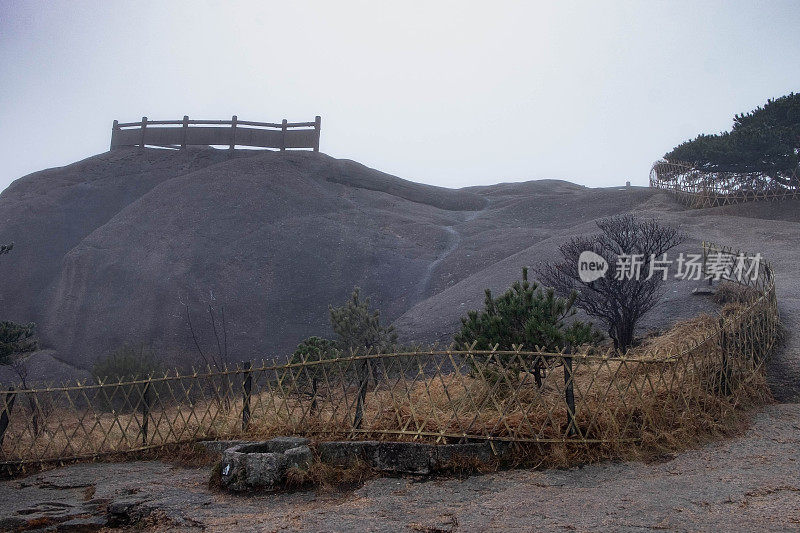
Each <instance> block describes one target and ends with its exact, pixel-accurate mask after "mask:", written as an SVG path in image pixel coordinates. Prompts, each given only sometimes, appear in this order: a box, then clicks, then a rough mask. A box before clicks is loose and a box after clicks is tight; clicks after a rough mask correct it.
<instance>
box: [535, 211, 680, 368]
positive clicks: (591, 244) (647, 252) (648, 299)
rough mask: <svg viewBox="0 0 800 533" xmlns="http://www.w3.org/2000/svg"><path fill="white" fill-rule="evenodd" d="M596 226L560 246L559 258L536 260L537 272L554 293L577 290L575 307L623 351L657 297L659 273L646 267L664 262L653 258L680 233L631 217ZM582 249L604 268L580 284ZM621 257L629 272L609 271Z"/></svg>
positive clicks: (659, 257)
mask: <svg viewBox="0 0 800 533" xmlns="http://www.w3.org/2000/svg"><path fill="white" fill-rule="evenodd" d="M597 227H598V228H599V229H600V231H601V233H600V234H599V235H594V236H580V237H573V238H572V239H571V240H570V241H568V242H566V243H564V244H563V245H561V247H560V248H559V251H560V252H561V255H562V257H563V261H562V262H560V263H542V264H540V265H539V266H538V267H537V268H536V275H537V277H538V279H539V281H540V282H541V283H542V284H543V285H545V286H549V287H553V288H554V289H555V290H556V292H557V293H559V294H563V295H568V294H570V293H571V292H572V291H577V292H578V299H577V306H578V307H580V308H581V309H583V310H584V311H586V313H587V314H589V315H591V316H593V317H596V318H598V319H599V320H600V321H601V322H603V323H604V324H605V326H606V327H607V328H608V336H609V337H611V339H612V340H613V341H614V348H615V349H617V350H619V351H623V352H624V351H625V350H627V349H628V348H629V347H630V346H631V345H632V344H633V341H634V330H635V328H636V324H637V323H638V322H639V320H640V319H641V318H642V317H643V316H644V315H645V314H647V312H648V311H650V310H651V309H652V308H653V307H654V306H655V305H656V303H657V302H658V300H659V299H660V298H661V296H662V288H663V285H664V277H663V273H662V271H660V270H657V269H656V270H651V266H653V267H656V266H659V265H660V266H663V263H662V264H659V263H658V262H659V261H662V260H663V259H664V254H665V253H666V252H667V251H668V250H670V249H672V248H674V247H675V246H677V245H679V244H680V243H681V242H683V240H684V238H685V236H684V235H683V234H682V233H681V232H679V231H678V230H677V229H675V228H672V227H668V226H662V225H661V224H659V223H658V222H656V221H655V220H653V219H640V218H638V217H636V216H634V215H620V216H615V217H611V218H606V219H603V220H600V221H598V222H597ZM586 251H589V252H594V253H595V254H597V255H599V256H600V257H602V258H603V259H604V260H605V261H606V263H607V265H608V271H607V272H605V274H604V275H603V276H602V277H600V278H599V279H597V280H594V281H591V282H584V281H583V280H582V279H581V276H580V274H579V265H578V263H579V260H580V257H581V254H582V253H584V252H586ZM620 261H622V263H627V264H628V265H630V267H629V270H628V271H627V272H626V274H629V275H624V276H617V275H616V273H615V272H614V271H615V269H616V266H617V265H618V264H620ZM636 271H638V275H636ZM651 274H652V275H651Z"/></svg>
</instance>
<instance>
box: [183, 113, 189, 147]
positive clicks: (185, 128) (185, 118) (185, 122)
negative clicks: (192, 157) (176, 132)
mask: <svg viewBox="0 0 800 533" xmlns="http://www.w3.org/2000/svg"><path fill="white" fill-rule="evenodd" d="M188 136H189V115H183V142H182V143H181V150H186V138H187V137H188Z"/></svg>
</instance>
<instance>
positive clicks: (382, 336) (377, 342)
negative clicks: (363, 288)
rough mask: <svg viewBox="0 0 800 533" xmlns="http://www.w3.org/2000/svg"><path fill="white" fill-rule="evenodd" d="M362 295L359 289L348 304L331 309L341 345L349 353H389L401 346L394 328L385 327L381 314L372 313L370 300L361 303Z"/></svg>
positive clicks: (354, 291)
mask: <svg viewBox="0 0 800 533" xmlns="http://www.w3.org/2000/svg"><path fill="white" fill-rule="evenodd" d="M359 293H360V289H359V288H358V287H355V288H354V289H353V294H352V296H351V297H350V299H349V300H348V301H347V303H345V304H344V305H343V306H341V307H333V306H331V307H330V319H331V326H333V332H334V333H335V334H336V337H337V339H336V342H337V345H338V347H339V349H341V350H343V351H346V352H353V353H358V352H363V351H371V352H373V353H386V352H387V351H389V350H391V349H392V348H393V347H394V346H395V345H396V344H397V333H395V331H394V327H393V326H388V327H384V326H382V325H381V320H380V311H377V310H376V311H371V310H370V308H369V306H370V300H369V298H366V299H364V300H361V297H360V294H359Z"/></svg>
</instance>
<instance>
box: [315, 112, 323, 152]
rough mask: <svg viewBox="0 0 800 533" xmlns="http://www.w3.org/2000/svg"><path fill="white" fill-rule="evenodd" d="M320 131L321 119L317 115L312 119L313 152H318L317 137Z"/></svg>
mask: <svg viewBox="0 0 800 533" xmlns="http://www.w3.org/2000/svg"><path fill="white" fill-rule="evenodd" d="M321 130H322V117H320V116H319V115H317V116H316V117H314V133H315V135H314V151H315V152H319V135H320V131H321Z"/></svg>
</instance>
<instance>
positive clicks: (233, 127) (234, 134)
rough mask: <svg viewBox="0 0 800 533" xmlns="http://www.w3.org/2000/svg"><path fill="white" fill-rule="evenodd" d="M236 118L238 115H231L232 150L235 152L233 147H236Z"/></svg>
mask: <svg viewBox="0 0 800 533" xmlns="http://www.w3.org/2000/svg"><path fill="white" fill-rule="evenodd" d="M236 120H237V119H236V115H233V117H231V147H230V151H231V152H233V149H234V148H235V147H236Z"/></svg>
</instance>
